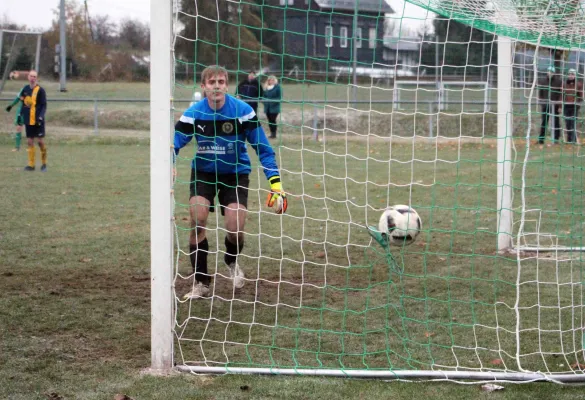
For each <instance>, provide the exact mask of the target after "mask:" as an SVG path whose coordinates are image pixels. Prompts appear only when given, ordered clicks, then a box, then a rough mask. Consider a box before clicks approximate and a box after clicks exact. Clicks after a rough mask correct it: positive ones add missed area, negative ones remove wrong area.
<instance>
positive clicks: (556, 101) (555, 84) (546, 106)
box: [538, 66, 563, 144]
mask: <svg viewBox="0 0 585 400" xmlns="http://www.w3.org/2000/svg"><path fill="white" fill-rule="evenodd" d="M562 86H563V81H562V79H561V77H560V76H559V74H557V73H556V71H555V67H553V66H550V67H548V69H547V70H546V75H545V76H543V77H542V78H540V79H539V80H538V100H539V103H540V112H541V113H542V122H541V124H540V136H539V137H538V143H541V144H542V143H544V138H545V136H546V127H547V125H548V119H549V116H550V115H551V114H552V115H553V118H554V140H555V141H558V140H559V139H560V137H561V119H560V115H561V108H562Z"/></svg>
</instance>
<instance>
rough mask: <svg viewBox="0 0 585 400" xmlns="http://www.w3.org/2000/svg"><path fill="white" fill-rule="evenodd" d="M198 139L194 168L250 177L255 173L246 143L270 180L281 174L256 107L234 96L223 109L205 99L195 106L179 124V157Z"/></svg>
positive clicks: (177, 126) (177, 144)
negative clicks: (184, 148) (180, 153)
mask: <svg viewBox="0 0 585 400" xmlns="http://www.w3.org/2000/svg"><path fill="white" fill-rule="evenodd" d="M193 138H195V140H196V146H197V149H196V152H195V157H194V158H193V162H192V164H191V165H192V167H193V168H194V169H195V170H196V171H201V172H208V173H217V174H249V173H250V172H251V170H252V167H251V163H250V156H249V154H248V150H247V146H246V141H248V142H249V143H250V145H251V146H252V148H253V149H254V150H255V151H256V154H258V158H259V159H260V163H261V164H262V167H263V168H264V174H265V175H266V178H267V179H268V178H270V177H272V176H275V175H279V172H278V166H277V164H276V159H275V156H274V150H273V149H272V146H271V145H270V142H268V139H267V138H266V134H265V133H264V129H262V126H261V125H260V122H259V121H258V117H257V116H256V113H255V112H254V110H252V107H250V106H249V105H248V104H247V103H245V102H243V101H241V100H238V99H236V98H235V97H232V96H230V95H227V94H226V96H225V104H224V105H223V107H222V108H220V109H219V110H214V109H212V108H211V107H209V104H208V102H207V99H206V98H204V99H202V100H201V101H198V102H197V103H194V104H193V105H191V106H190V107H189V108H188V109H187V110H186V111H185V112H184V113H183V115H182V116H181V118H180V119H179V121H178V122H177V123H176V125H175V140H174V144H175V154H179V150H180V149H182V148H183V147H185V146H186V145H187V144H189V142H191V140H192V139H193Z"/></svg>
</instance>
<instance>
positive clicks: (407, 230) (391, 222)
mask: <svg viewBox="0 0 585 400" xmlns="http://www.w3.org/2000/svg"><path fill="white" fill-rule="evenodd" d="M421 230H422V221H421V219H420V216H419V215H418V213H417V212H416V210H415V209H414V208H411V207H409V206H405V205H403V204H397V205H395V206H392V207H389V208H387V209H386V210H385V211H384V213H382V215H381V216H380V221H379V222H378V231H380V233H381V234H382V237H384V238H385V239H386V240H387V241H388V243H389V244H392V245H394V246H405V245H409V244H412V243H414V241H415V240H416V238H417V237H418V235H419V233H420V231H421Z"/></svg>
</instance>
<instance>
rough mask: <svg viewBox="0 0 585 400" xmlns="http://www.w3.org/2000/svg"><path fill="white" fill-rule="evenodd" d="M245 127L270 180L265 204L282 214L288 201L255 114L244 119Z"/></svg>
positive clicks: (271, 150) (274, 160) (272, 156)
mask: <svg viewBox="0 0 585 400" xmlns="http://www.w3.org/2000/svg"><path fill="white" fill-rule="evenodd" d="M245 128H246V129H247V134H246V135H247V138H248V141H249V142H250V144H251V145H252V148H253V149H254V150H255V151H256V154H258V158H259V159H260V164H262V167H264V173H265V174H266V178H268V182H270V193H268V200H267V201H266V205H267V206H268V207H272V208H273V209H274V212H276V213H277V214H284V213H285V212H286V209H287V206H288V202H287V199H286V194H285V193H284V190H283V189H282V183H281V181H280V174H279V173H278V165H277V164H276V157H275V154H274V150H273V149H272V146H271V144H270V142H269V141H268V139H266V134H265V133H264V129H262V126H261V125H260V123H259V122H258V118H257V117H256V116H255V115H254V116H253V117H252V118H251V119H250V120H248V121H245Z"/></svg>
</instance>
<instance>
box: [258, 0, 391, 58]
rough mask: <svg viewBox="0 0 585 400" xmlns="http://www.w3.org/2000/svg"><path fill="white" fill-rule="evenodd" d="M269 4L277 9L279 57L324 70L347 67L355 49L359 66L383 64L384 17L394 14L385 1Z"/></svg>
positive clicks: (282, 0) (321, 0)
mask: <svg viewBox="0 0 585 400" xmlns="http://www.w3.org/2000/svg"><path fill="white" fill-rule="evenodd" d="M270 1H271V2H272V1H273V2H275V3H277V4H278V5H279V6H280V8H279V9H278V12H279V13H280V15H279V16H277V18H276V20H277V21H278V27H277V29H278V32H279V35H280V37H281V40H280V43H279V46H280V48H279V49H277V51H278V52H279V53H281V54H283V55H286V56H292V57H299V58H300V59H303V60H310V62H317V63H321V64H323V65H326V68H330V67H333V66H336V65H337V66H350V65H351V63H352V62H353V48H354V45H355V47H356V50H357V62H358V65H359V66H367V67H372V66H373V65H374V64H383V63H384V60H383V38H384V20H385V18H384V17H385V14H387V13H393V12H394V11H393V10H392V8H391V7H390V6H389V5H388V4H387V3H386V1H385V0H357V5H356V0H270ZM356 8H357V9H356ZM356 12H357V24H356V25H357V27H356V29H355V30H356V32H355V36H357V40H356V41H355V44H354V41H353V38H354V24H355V20H354V17H355V14H356Z"/></svg>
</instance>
